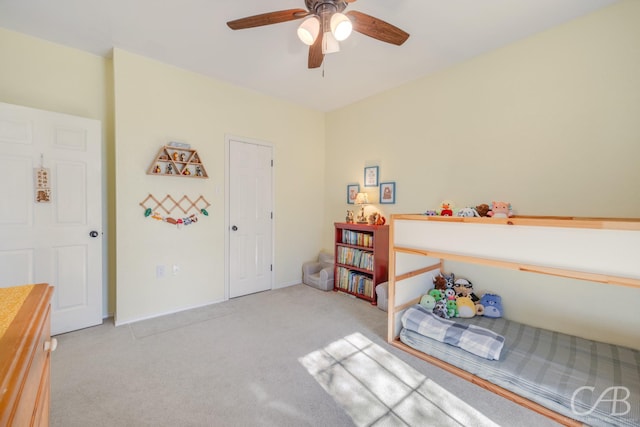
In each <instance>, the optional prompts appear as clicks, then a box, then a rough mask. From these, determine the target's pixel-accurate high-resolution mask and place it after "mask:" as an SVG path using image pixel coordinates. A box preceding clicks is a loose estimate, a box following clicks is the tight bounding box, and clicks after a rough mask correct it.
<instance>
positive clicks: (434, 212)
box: [424, 209, 438, 216]
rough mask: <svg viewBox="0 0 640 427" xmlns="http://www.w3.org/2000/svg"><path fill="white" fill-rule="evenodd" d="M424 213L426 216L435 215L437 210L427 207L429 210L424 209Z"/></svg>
mask: <svg viewBox="0 0 640 427" xmlns="http://www.w3.org/2000/svg"><path fill="white" fill-rule="evenodd" d="M424 214H425V215H427V216H437V215H438V212H436V211H434V210H433V209H429V210H427V211H425V213H424Z"/></svg>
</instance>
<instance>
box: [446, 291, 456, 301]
mask: <svg viewBox="0 0 640 427" xmlns="http://www.w3.org/2000/svg"><path fill="white" fill-rule="evenodd" d="M444 299H446V300H447V301H450V300H454V301H455V299H456V291H454V290H453V288H447V289H445V290H444Z"/></svg>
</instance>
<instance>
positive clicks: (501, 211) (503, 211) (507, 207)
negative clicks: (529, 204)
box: [487, 202, 513, 218]
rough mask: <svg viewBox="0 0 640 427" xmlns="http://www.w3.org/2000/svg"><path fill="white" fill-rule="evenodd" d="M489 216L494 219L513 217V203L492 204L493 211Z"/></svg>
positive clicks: (488, 213)
mask: <svg viewBox="0 0 640 427" xmlns="http://www.w3.org/2000/svg"><path fill="white" fill-rule="evenodd" d="M487 215H488V216H490V217H493V218H511V217H512V216H513V211H512V210H511V203H507V202H491V210H490V211H489V212H487Z"/></svg>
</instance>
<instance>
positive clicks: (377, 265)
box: [333, 222, 389, 305]
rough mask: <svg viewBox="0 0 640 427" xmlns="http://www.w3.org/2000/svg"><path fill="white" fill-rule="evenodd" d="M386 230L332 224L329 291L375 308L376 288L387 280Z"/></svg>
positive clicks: (360, 225)
mask: <svg viewBox="0 0 640 427" xmlns="http://www.w3.org/2000/svg"><path fill="white" fill-rule="evenodd" d="M388 266H389V226H388V225H366V224H349V223H345V222H336V223H335V272H334V284H333V290H334V291H339V292H344V293H347V294H350V295H355V296H356V297H358V298H362V299H364V300H367V301H370V302H371V304H373V305H376V304H377V302H376V286H377V285H379V284H380V283H383V282H386V281H387V279H388V273H387V270H388Z"/></svg>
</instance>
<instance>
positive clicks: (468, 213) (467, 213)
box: [456, 208, 480, 217]
mask: <svg viewBox="0 0 640 427" xmlns="http://www.w3.org/2000/svg"><path fill="white" fill-rule="evenodd" d="M456 215H457V216H464V217H473V216H478V217H479V216H480V214H478V211H476V209H475V208H462V209H460V210H458V213H457V214H456Z"/></svg>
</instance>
